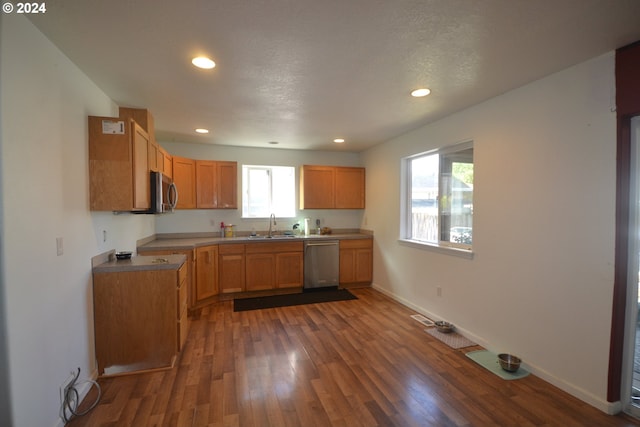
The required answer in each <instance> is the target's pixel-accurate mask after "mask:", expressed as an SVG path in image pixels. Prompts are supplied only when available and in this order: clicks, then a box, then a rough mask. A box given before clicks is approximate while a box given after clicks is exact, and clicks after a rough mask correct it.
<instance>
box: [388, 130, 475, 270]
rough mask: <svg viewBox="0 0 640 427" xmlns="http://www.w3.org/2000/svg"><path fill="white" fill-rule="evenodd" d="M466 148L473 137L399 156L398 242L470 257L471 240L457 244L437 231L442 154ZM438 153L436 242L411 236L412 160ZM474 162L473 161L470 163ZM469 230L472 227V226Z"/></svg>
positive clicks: (438, 226)
mask: <svg viewBox="0 0 640 427" xmlns="http://www.w3.org/2000/svg"><path fill="white" fill-rule="evenodd" d="M469 149H472V150H473V149H474V143H473V140H468V141H464V142H460V143H456V144H452V145H448V146H444V147H441V148H435V149H432V150H427V151H424V152H421V153H416V154H412V155H409V156H406V157H403V158H402V162H401V168H400V169H401V177H402V178H401V189H400V191H401V205H400V206H401V209H400V237H399V239H398V241H399V243H400V244H402V245H404V246H409V247H414V248H418V249H426V250H430V251H435V252H438V253H444V254H449V255H455V256H460V257H463V258H469V259H471V258H473V242H472V243H471V244H458V243H455V242H450V241H443V240H441V239H442V235H441V229H440V228H441V226H442V217H443V214H442V203H441V199H442V196H443V193H444V192H443V183H442V181H443V180H442V176H443V167H442V163H443V162H442V159H443V157H448V158H449V159H450V158H452V157H455V156H454V155H455V154H456V153H460V152H463V151H466V150H469ZM431 155H438V156H439V159H438V195H437V208H438V211H437V212H438V213H437V227H436V228H437V233H438V234H437V236H438V240H437V241H436V242H430V241H426V240H419V239H415V238H413V235H412V233H413V231H412V219H411V218H412V213H413V210H412V170H411V166H412V161H413V160H415V159H417V158H421V157H426V156H431ZM474 166H475V163H474ZM472 230H473V227H472Z"/></svg>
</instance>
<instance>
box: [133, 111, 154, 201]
mask: <svg viewBox="0 0 640 427" xmlns="http://www.w3.org/2000/svg"><path fill="white" fill-rule="evenodd" d="M133 147H134V149H133V191H134V194H133V209H134V210H137V209H141V210H144V209H149V208H150V207H151V179H150V175H149V157H148V153H147V150H148V148H149V136H148V135H147V133H146V132H145V131H144V129H142V128H141V127H140V126H139V125H138V124H137V123H135V122H133Z"/></svg>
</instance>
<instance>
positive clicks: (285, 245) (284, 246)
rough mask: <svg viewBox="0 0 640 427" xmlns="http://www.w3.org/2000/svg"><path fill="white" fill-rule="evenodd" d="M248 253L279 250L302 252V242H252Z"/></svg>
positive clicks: (265, 252) (267, 252)
mask: <svg viewBox="0 0 640 427" xmlns="http://www.w3.org/2000/svg"><path fill="white" fill-rule="evenodd" d="M246 251H247V254H272V253H278V252H302V242H278V243H267V242H265V243H251V244H249V245H247V248H246Z"/></svg>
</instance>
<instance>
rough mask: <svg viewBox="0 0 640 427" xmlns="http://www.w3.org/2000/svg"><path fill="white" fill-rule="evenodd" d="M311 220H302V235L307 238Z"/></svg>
mask: <svg viewBox="0 0 640 427" xmlns="http://www.w3.org/2000/svg"><path fill="white" fill-rule="evenodd" d="M310 227H311V218H305V219H304V235H305V236H308V235H309V231H310V230H311V228H310Z"/></svg>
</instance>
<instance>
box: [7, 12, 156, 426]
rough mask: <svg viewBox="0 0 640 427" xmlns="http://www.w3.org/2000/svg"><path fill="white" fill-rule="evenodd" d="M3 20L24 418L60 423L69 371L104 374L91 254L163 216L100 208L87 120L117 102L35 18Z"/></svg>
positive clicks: (18, 401) (11, 321)
mask: <svg viewBox="0 0 640 427" xmlns="http://www.w3.org/2000/svg"><path fill="white" fill-rule="evenodd" d="M0 19H1V20H2V21H1V22H2V26H1V31H2V32H1V37H0V40H1V45H0V49H1V50H0V56H1V57H2V62H1V63H0V66H1V68H0V97H1V109H0V111H1V112H2V119H1V123H2V129H1V140H0V144H1V146H0V150H1V152H2V167H1V172H2V176H1V181H0V182H1V184H2V192H1V197H2V203H1V204H0V206H2V217H3V230H2V232H3V236H2V248H1V252H0V254H1V256H2V265H3V271H2V282H3V283H4V289H3V291H4V295H2V298H3V300H4V301H6V326H7V329H8V341H7V342H8V352H9V373H10V391H11V400H12V410H13V424H14V425H15V426H18V427H21V426H52V425H55V424H56V423H57V422H58V413H59V406H60V402H59V395H58V392H59V386H60V384H61V383H62V382H63V381H64V380H65V379H66V378H67V377H68V376H69V373H70V371H72V370H74V369H76V368H77V367H80V368H81V370H82V375H81V378H83V379H86V378H88V377H89V376H90V375H92V374H94V373H95V369H96V366H95V361H94V360H95V357H94V346H93V308H92V292H91V265H90V260H91V257H92V256H94V255H97V254H99V253H101V252H104V251H106V250H109V249H118V250H120V249H132V248H133V247H135V241H136V239H139V238H142V237H146V236H148V235H151V234H153V232H154V227H155V220H154V217H153V216H144V215H143V216H134V215H122V216H114V215H112V214H111V213H108V212H106V213H95V214H91V213H90V212H89V210H88V206H89V201H88V194H89V193H88V160H87V159H88V155H87V116H88V115H112V114H117V108H116V106H115V105H114V103H113V102H112V101H111V100H110V99H109V98H108V97H107V96H106V95H105V94H104V93H103V92H102V91H101V90H100V89H99V88H98V87H96V86H95V85H94V84H93V82H91V81H90V80H89V79H88V78H87V76H86V75H84V74H83V73H82V72H81V71H80V70H79V69H78V68H77V67H76V66H75V65H74V64H72V63H71V62H70V61H69V60H68V59H67V58H66V57H65V56H64V55H62V53H61V52H60V51H59V50H58V49H57V48H56V47H55V46H54V45H53V44H51V43H50V42H49V40H47V39H46V38H45V37H44V36H43V35H42V34H41V33H40V32H39V31H38V30H37V29H36V28H35V27H34V26H33V25H32V24H31V22H30V21H28V20H27V19H25V18H23V17H21V16H18V15H15V14H13V15H5V14H3V15H2V16H1V17H0ZM102 230H107V236H108V239H107V241H106V242H103V241H102ZM57 237H62V238H63V241H64V254H63V255H62V256H56V238H57Z"/></svg>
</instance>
